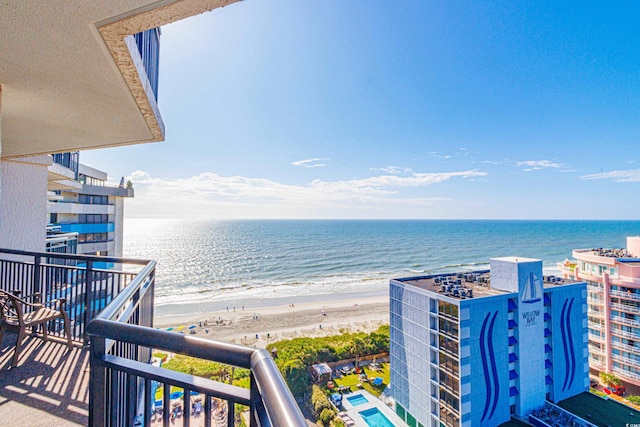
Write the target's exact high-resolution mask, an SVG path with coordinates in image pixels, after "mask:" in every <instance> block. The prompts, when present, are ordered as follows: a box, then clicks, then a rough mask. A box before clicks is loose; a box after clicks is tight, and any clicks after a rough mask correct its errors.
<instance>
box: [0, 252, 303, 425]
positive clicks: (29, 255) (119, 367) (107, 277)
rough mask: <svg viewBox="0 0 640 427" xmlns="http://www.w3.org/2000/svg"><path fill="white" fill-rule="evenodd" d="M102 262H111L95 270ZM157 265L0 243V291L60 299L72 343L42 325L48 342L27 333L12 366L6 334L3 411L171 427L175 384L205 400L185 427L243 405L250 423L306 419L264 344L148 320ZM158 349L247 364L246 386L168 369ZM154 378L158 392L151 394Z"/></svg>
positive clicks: (190, 397) (0, 383)
mask: <svg viewBox="0 0 640 427" xmlns="http://www.w3.org/2000/svg"><path fill="white" fill-rule="evenodd" d="M105 262H107V263H114V264H116V265H117V268H115V269H108V270H105V269H101V268H98V267H96V265H100V264H101V263H105ZM155 268H156V263H155V262H154V261H143V260H136V259H123V258H106V257H95V256H78V255H69V254H64V253H40V252H27V251H19V250H8V249H0V277H2V282H1V285H2V289H3V290H5V291H9V292H18V293H19V294H20V295H21V296H27V295H38V296H39V300H40V301H42V302H44V303H46V302H50V301H52V300H54V299H60V298H64V299H65V300H66V302H65V309H66V311H67V313H68V315H69V317H70V322H71V334H72V336H73V340H74V344H75V346H74V348H72V349H71V350H69V351H68V350H67V348H66V345H65V344H64V343H62V342H61V339H62V338H63V337H64V332H63V331H64V329H63V328H62V327H61V326H62V325H60V324H59V323H53V324H49V327H48V332H49V335H51V336H53V339H50V340H49V341H47V342H43V341H42V340H41V339H40V338H39V337H29V338H27V339H26V340H25V344H24V350H23V351H22V352H21V356H20V359H19V361H18V364H17V366H13V367H11V366H10V364H11V359H12V357H13V347H14V345H15V339H16V336H15V335H14V334H5V337H4V340H3V341H2V343H1V347H0V369H2V375H0V399H2V400H3V403H2V405H1V406H2V408H0V414H1V413H3V411H10V412H11V413H13V414H19V415H20V416H21V417H24V418H26V419H29V417H31V418H32V419H34V420H35V419H38V422H39V423H40V424H39V425H44V424H42V423H43V422H45V423H47V424H48V425H59V426H63V425H93V426H107V425H108V426H133V425H150V423H151V420H154V421H156V422H160V425H165V426H168V425H173V424H170V418H169V416H170V411H169V410H164V411H162V412H160V411H158V406H161V407H163V408H170V407H171V405H172V404H175V403H174V402H176V400H175V399H172V396H171V393H170V391H171V387H172V386H174V387H180V388H182V389H183V390H184V393H183V394H182V395H181V396H180V397H179V403H180V404H181V405H182V407H183V408H191V407H192V403H194V402H195V399H196V395H197V396H198V397H197V398H198V399H199V401H200V402H201V405H202V414H201V415H198V416H195V415H194V414H192V413H191V412H190V411H188V410H187V411H184V415H183V418H182V420H179V421H180V422H182V423H183V425H190V423H196V422H197V423H198V424H197V425H201V424H202V425H226V426H233V425H234V423H233V422H234V420H233V417H228V416H226V415H225V414H227V415H228V414H234V413H235V410H234V409H235V407H236V405H245V406H246V407H248V408H249V412H250V422H249V423H250V425H252V426H283V427H284V426H306V422H305V421H304V417H303V416H302V414H301V412H300V409H299V408H298V406H297V403H296V401H295V400H294V398H293V396H292V395H291V392H290V391H289V389H288V388H287V386H286V383H285V382H284V379H283V378H282V376H281V375H280V372H279V371H278V368H277V367H276V365H275V362H274V361H273V359H272V358H271V356H270V355H269V354H268V352H267V351H266V350H263V349H255V348H250V347H244V346H239V345H235V344H227V343H221V342H215V341H210V340H205V339H202V338H195V337H190V336H187V335H182V334H179V333H174V332H168V331H164V330H158V329H155V328H154V327H153V313H154V306H153V301H154V287H155ZM40 333H41V331H39V332H38V334H40ZM155 351H160V352H171V353H175V354H183V355H188V356H193V357H197V358H201V359H207V360H211V361H215V362H219V363H223V364H227V365H232V366H236V367H240V368H245V369H249V370H250V372H251V375H250V381H251V385H250V388H249V389H244V388H240V387H236V386H232V385H229V384H226V383H220V382H216V381H212V380H207V379H203V378H199V377H193V376H191V375H187V374H182V373H177V372H173V371H169V370H166V369H164V368H162V367H161V366H157V365H156V364H154V363H152V362H153V359H152V352H155ZM9 367H11V369H8V368H9ZM159 385H160V386H163V387H164V390H165V392H164V394H163V395H162V398H160V399H157V398H156V389H157V387H158V386H159ZM158 400H160V401H159V402H158ZM7 413H8V412H7ZM216 423H217V424H216ZM221 423H222V424H221Z"/></svg>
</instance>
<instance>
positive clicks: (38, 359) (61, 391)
mask: <svg viewBox="0 0 640 427" xmlns="http://www.w3.org/2000/svg"><path fill="white" fill-rule="evenodd" d="M16 336H17V335H16V334H15V333H13V332H11V331H8V332H7V333H6V334H5V337H4V339H3V340H2V343H0V420H2V422H1V423H0V424H2V425H10V426H12V427H19V426H20V427H21V426H25V427H26V426H29V427H39V426H42V427H45V426H46V427H50V426H56V427H66V426H86V425H87V424H88V413H89V389H88V385H89V352H88V351H87V350H85V349H82V348H80V347H74V348H73V349H71V350H69V349H68V348H67V346H66V345H65V344H63V343H62V342H58V341H53V340H51V341H47V342H45V341H43V340H42V339H40V338H38V337H28V338H27V339H25V340H24V342H23V344H22V351H21V353H20V360H19V362H18V366H16V367H15V368H12V369H10V370H8V369H7V368H8V367H9V366H10V364H11V360H12V359H13V350H14V346H15V341H16Z"/></svg>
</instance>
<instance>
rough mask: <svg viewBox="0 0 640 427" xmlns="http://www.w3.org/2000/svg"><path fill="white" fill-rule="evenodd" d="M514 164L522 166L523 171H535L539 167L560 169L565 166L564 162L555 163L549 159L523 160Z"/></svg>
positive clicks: (539, 168)
mask: <svg viewBox="0 0 640 427" xmlns="http://www.w3.org/2000/svg"><path fill="white" fill-rule="evenodd" d="M516 165H517V166H520V167H524V168H525V169H524V171H525V172H530V171H537V170H541V169H560V168H564V167H565V166H566V165H565V164H564V163H556V162H552V161H550V160H527V161H524V162H516Z"/></svg>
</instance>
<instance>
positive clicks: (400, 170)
mask: <svg viewBox="0 0 640 427" xmlns="http://www.w3.org/2000/svg"><path fill="white" fill-rule="evenodd" d="M369 170H370V171H371V172H383V173H390V174H391V175H404V174H408V173H411V172H412V171H413V169H411V168H406V167H399V166H385V167H383V168H371V169H369Z"/></svg>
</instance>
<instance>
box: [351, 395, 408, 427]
mask: <svg viewBox="0 0 640 427" xmlns="http://www.w3.org/2000/svg"><path fill="white" fill-rule="evenodd" d="M358 395H361V396H363V397H364V398H365V399H367V401H368V402H366V403H361V404H359V405H356V406H353V405H352V404H351V402H349V400H348V398H349V397H354V396H358ZM342 408H343V411H342V412H341V414H346V415H347V416H348V417H349V418H350V419H351V420H353V422H354V424H355V425H356V426H357V427H370V426H369V425H368V424H367V423H366V422H365V420H364V419H363V418H362V417H361V416H360V414H359V413H360V412H362V411H366V410H367V409H372V408H378V410H379V411H380V412H382V413H383V414H384V416H385V417H387V418H388V419H389V421H391V423H392V424H393V425H394V426H398V427H405V426H406V424H405V423H404V421H402V419H400V417H399V416H397V415H396V414H395V413H394V412H393V411H392V410H391V408H389V407H388V406H387V405H385V404H384V402H382V401H381V400H380V399H378V398H377V397H375V396H374V395H372V394H371V393H369V392H367V391H365V390H358V391H355V392H353V393H349V394H345V395H344V396H343V397H342Z"/></svg>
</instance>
